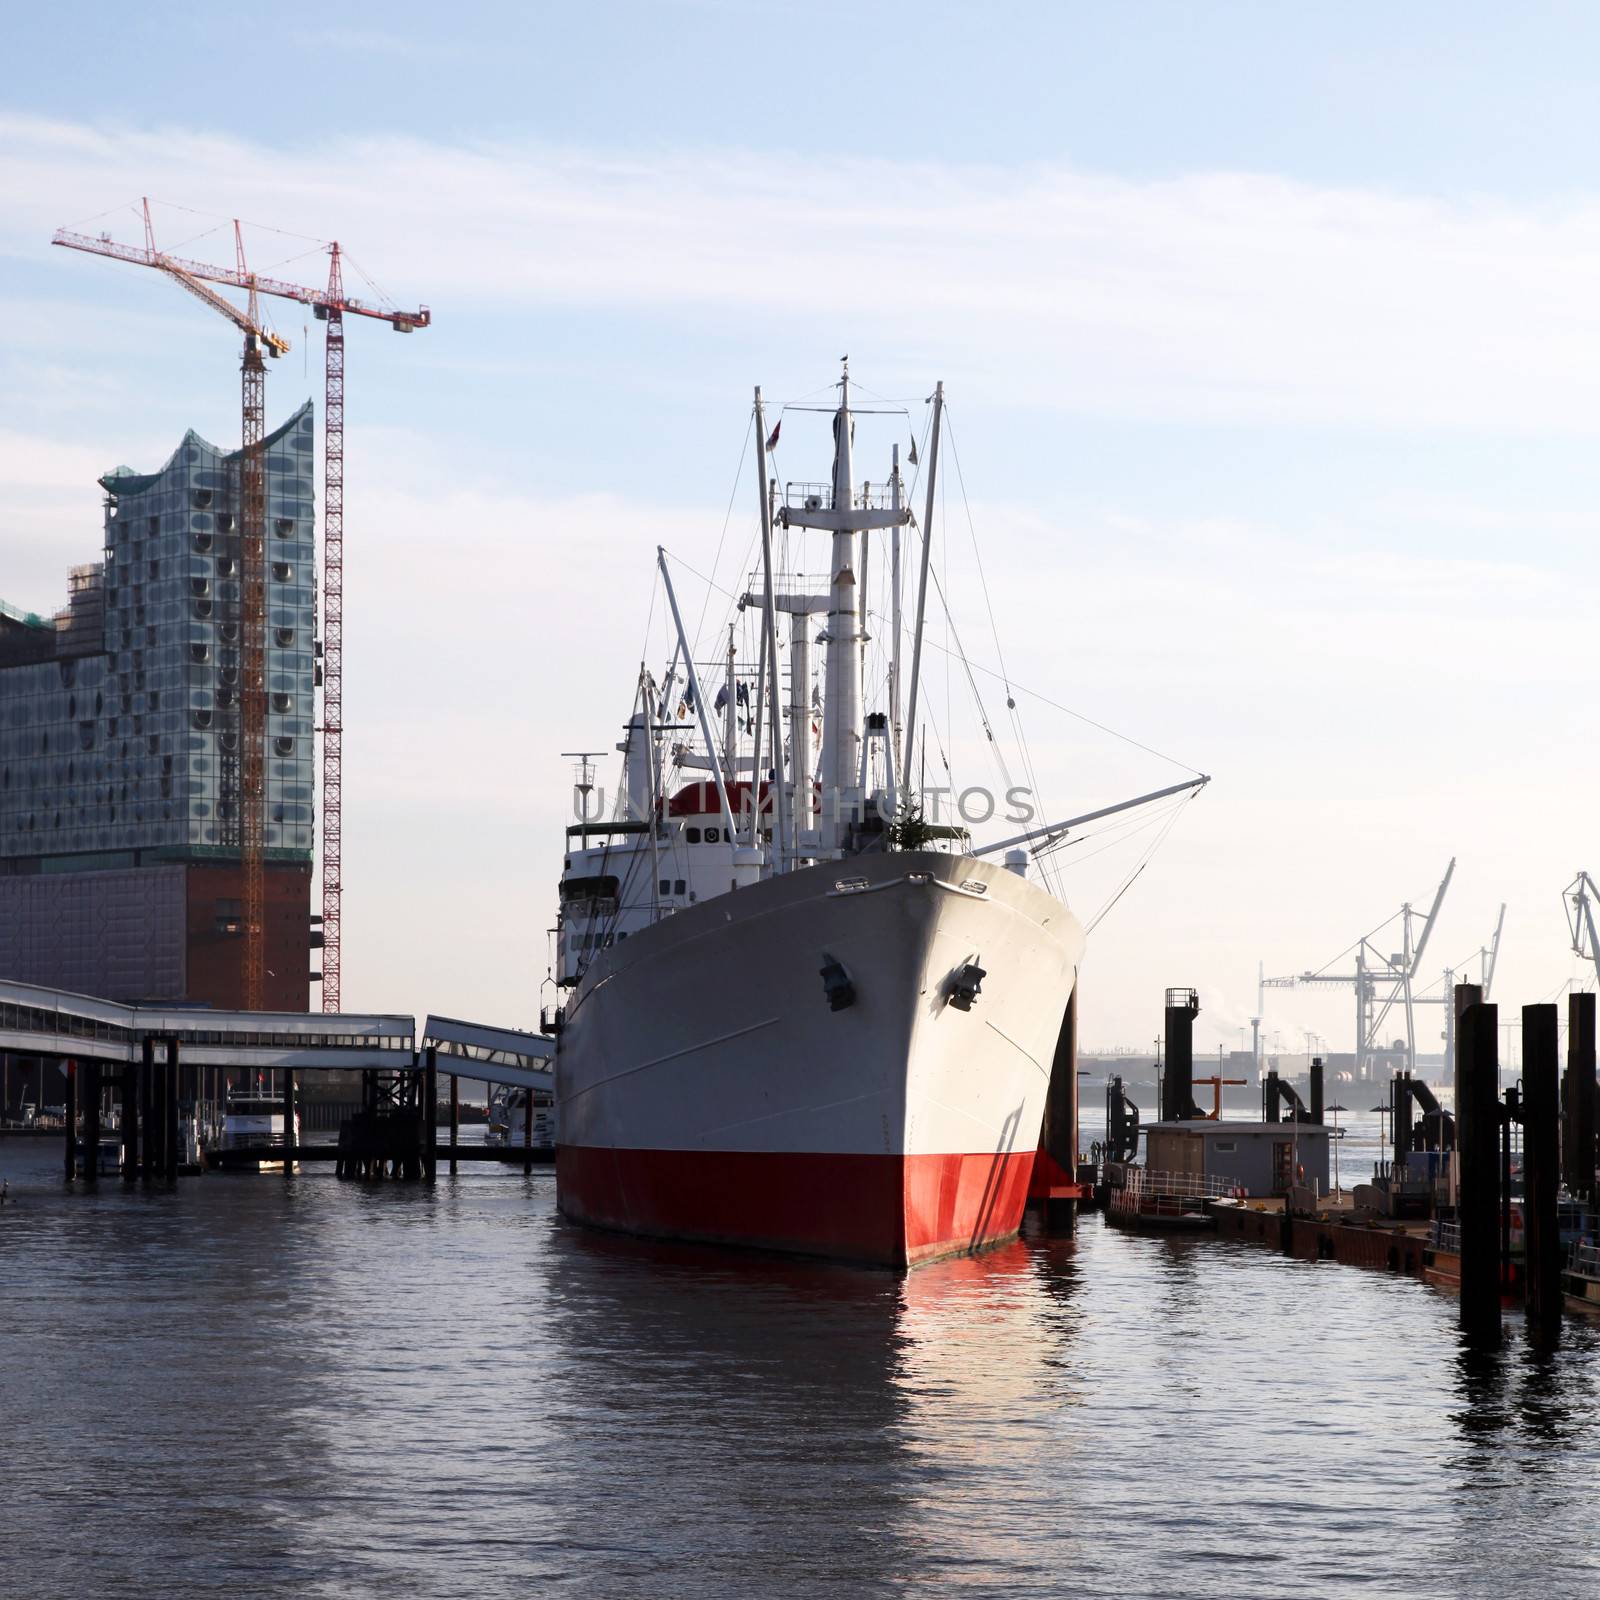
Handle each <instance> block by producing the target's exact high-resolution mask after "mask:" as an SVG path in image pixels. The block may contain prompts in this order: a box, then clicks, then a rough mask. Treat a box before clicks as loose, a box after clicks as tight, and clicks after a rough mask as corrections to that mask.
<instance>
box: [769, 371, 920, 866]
mask: <svg viewBox="0 0 1600 1600" xmlns="http://www.w3.org/2000/svg"><path fill="white" fill-rule="evenodd" d="M851 430H852V421H851V416H850V362H849V358H848V357H846V358H845V362H844V371H843V374H842V375H841V377H840V380H839V409H838V411H837V412H835V413H834V418H833V440H834V454H833V483H832V486H831V490H830V493H829V495H828V496H827V500H828V503H827V504H821V503H819V502H820V501H821V499H822V497H821V496H818V495H811V496H807V497H805V498H804V500H803V503H802V504H800V505H798V506H795V505H786V506H785V507H784V509H783V522H784V526H785V527H790V528H817V529H822V530H826V531H827V532H829V533H831V534H832V536H833V554H832V560H831V561H830V563H829V575H830V577H829V584H828V597H827V608H828V609H827V631H826V632H825V633H824V635H823V639H824V642H825V645H826V653H825V655H824V658H823V660H824V669H825V672H826V678H825V682H824V686H823V708H822V773H821V777H822V818H821V823H822V826H821V829H820V833H821V847H822V849H823V850H824V851H836V850H843V849H844V848H845V847H846V846H847V845H848V843H849V839H850V829H851V825H852V823H853V822H855V821H856V820H857V819H858V817H859V815H860V811H861V807H862V804H863V800H864V797H863V796H862V795H861V793H860V788H859V785H860V779H861V746H862V735H863V722H864V717H863V712H862V704H861V640H862V628H861V611H860V599H859V596H860V585H859V584H858V582H857V579H856V564H857V559H858V550H857V545H856V535H857V534H859V533H865V532H867V531H868V530H870V529H873V528H893V527H897V526H899V525H900V524H901V523H903V522H904V521H905V520H906V512H905V511H904V509H902V508H898V507H883V508H882V509H878V510H874V509H872V508H870V507H869V506H868V505H866V504H865V503H863V504H861V505H857V504H856V503H855V499H856V495H855V481H854V473H853V463H852V459H851V443H852V441H851ZM868 498H870V496H866V495H864V496H863V497H862V499H863V502H865V501H866V500H867V499H868ZM779 604H780V606H782V601H781V600H780V601H779ZM785 609H787V608H785ZM913 681H915V680H913ZM791 731H792V732H793V731H794V730H791ZM801 732H803V728H802V729H801ZM795 737H796V739H797V740H798V738H799V734H798V733H796V734H795ZM795 782H796V790H797V793H798V790H799V783H800V774H799V773H798V771H797V772H796V775H795ZM803 801H804V797H803V796H801V797H800V798H798V799H797V801H796V812H797V813H800V812H801V807H802V805H803ZM796 827H797V829H798V828H799V827H800V817H799V815H797V817H796Z"/></svg>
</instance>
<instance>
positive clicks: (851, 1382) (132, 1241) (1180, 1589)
mask: <svg viewBox="0 0 1600 1600" xmlns="http://www.w3.org/2000/svg"><path fill="white" fill-rule="evenodd" d="M59 1154H60V1152H59V1150H58V1148H57V1146H56V1144H55V1143H54V1142H50V1143H48V1144H30V1143H26V1142H23V1141H15V1140H13V1141H9V1142H0V1174H4V1175H5V1176H7V1177H9V1178H10V1180H11V1190H12V1195H13V1200H14V1202H15V1203H14V1204H10V1205H7V1206H5V1207H3V1208H0V1284H3V1286H4V1287H3V1289H0V1403H3V1406H4V1422H3V1431H0V1441H3V1446H0V1448H3V1460H0V1593H3V1594H4V1595H6V1596H84V1595H100V1594H103V1595H125V1594H148V1593H153V1592H156V1591H157V1590H162V1589H165V1590H170V1591H171V1592H173V1593H181V1594H184V1595H206V1594H221V1593H228V1594H233V1595H241V1594H259V1593H264V1592H266V1591H267V1589H268V1587H269V1586H272V1587H274V1588H276V1589H278V1590H279V1592H282V1593H285V1594H292V1595H296V1596H299V1595H338V1596H341V1597H350V1596H364V1595H369V1594H378V1593H380V1592H383V1593H392V1594H404V1595H429V1596H432V1595H476V1596H498V1595H513V1594H515V1595H518V1596H524V1597H525V1596H528V1595H532V1594H536V1595H539V1596H547V1595H584V1596H601V1597H612V1596H623V1597H626V1596H634V1595H638V1596H651V1597H673V1596H689V1595H694V1596H701V1595H712V1596H723V1595H777V1596H785V1597H789V1596H830V1597H831V1596H841V1597H842V1596H861V1595H879V1594H894V1595H923V1594H933V1593H936V1592H937V1593H940V1594H946V1593H956V1594H963V1595H973V1596H978V1595H1007V1596H1011V1595H1019V1594H1023V1595H1067V1596H1082V1597H1085V1600H1088V1597H1093V1596H1101V1595H1107V1594H1110V1595H1116V1596H1119V1597H1121V1596H1130V1597H1131V1596H1146V1595H1148V1596H1161V1597H1164V1600H1165V1597H1171V1596H1177V1595H1183V1596H1227V1597H1251V1596H1274V1597H1276V1596H1285V1595H1292V1596H1324V1595H1326V1596H1362V1595H1371V1596H1386V1597H1387V1596H1394V1595H1401V1594H1404V1595H1414V1596H1435V1595H1437V1596H1496V1597H1498V1596H1502V1595H1508V1594H1509V1595H1523V1594H1528V1593H1530V1592H1535V1591H1536V1592H1537V1593H1538V1594H1539V1595H1540V1597H1541V1600H1553V1597H1557V1596H1567V1595H1572V1596H1577V1595H1585V1596H1592V1595H1594V1594H1595V1593H1597V1592H1600V1554H1597V1551H1596V1548H1595V1543H1594V1540H1593V1537H1592V1527H1593V1517H1594V1506H1595V1504H1596V1494H1597V1491H1600V1426H1597V1421H1596V1409H1597V1408H1596V1399H1597V1396H1600V1335H1597V1333H1596V1332H1595V1331H1593V1330H1591V1329H1589V1328H1587V1327H1583V1326H1579V1325H1575V1324H1573V1325H1569V1328H1568V1331H1567V1335H1566V1339H1565V1343H1564V1345H1563V1348H1562V1350H1561V1352H1560V1354H1559V1355H1557V1356H1556V1357H1554V1358H1553V1359H1550V1360H1541V1359H1539V1358H1537V1357H1535V1356H1534V1355H1532V1354H1530V1353H1528V1352H1527V1351H1526V1350H1525V1349H1524V1348H1523V1346H1522V1344H1521V1342H1520V1338H1518V1337H1516V1336H1515V1334H1514V1335H1513V1338H1512V1341H1511V1343H1510V1344H1509V1346H1508V1348H1507V1350H1506V1352H1505V1353H1504V1354H1503V1355H1502V1356H1500V1357H1498V1358H1496V1359H1492V1360H1488V1361H1474V1360H1472V1359H1470V1358H1468V1357H1466V1356H1465V1355H1463V1354H1462V1353H1461V1351H1460V1350H1459V1348H1458V1344H1457V1339H1456V1333H1455V1314H1456V1313H1455V1303H1454V1301H1453V1300H1451V1299H1450V1298H1448V1297H1446V1296H1444V1295H1442V1294H1440V1293H1438V1292H1437V1291H1434V1290H1431V1289H1428V1288H1426V1287H1424V1286H1422V1285H1419V1284H1416V1283H1413V1282H1410V1281H1406V1280H1401V1279H1394V1278H1390V1277H1387V1276H1384V1275H1382V1274H1376V1273H1369V1272H1362V1271H1359V1270H1357V1269H1353V1268H1342V1267H1338V1266H1334V1265H1332V1264H1319V1265H1311V1264H1305V1263H1298V1262H1292V1261H1287V1260H1284V1259H1282V1258H1281V1257H1279V1256H1276V1255H1274V1254H1272V1253H1270V1252H1268V1251H1266V1250H1264V1249H1261V1248H1259V1247H1253V1246H1247V1245H1233V1244H1225V1243H1222V1242H1219V1241H1217V1240H1215V1239H1198V1240H1190V1239H1186V1240H1167V1239H1161V1238H1156V1237H1143V1236H1139V1235H1128V1234H1122V1233H1119V1232H1116V1231H1115V1230H1112V1229H1109V1228H1107V1227H1106V1226H1104V1225H1103V1224H1102V1223H1101V1222H1100V1221H1099V1220H1098V1219H1095V1218H1089V1219H1086V1220H1085V1221H1084V1222H1083V1224H1082V1225H1081V1227H1080V1230H1079V1234H1078V1237H1077V1239H1076V1241H1075V1242H1044V1241H1026V1240H1025V1241H1022V1242H1019V1243H1017V1244H1014V1245H1012V1246H1009V1247H1007V1248H1004V1249H1001V1250H998V1251H996V1252H994V1253H993V1254H991V1255H988V1256H985V1257H983V1258H981V1259H978V1260H963V1261H955V1262H950V1263H945V1264H941V1265H936V1266H933V1267H929V1268H925V1269H923V1270H921V1271H919V1272H916V1273H914V1274H912V1275H911V1276H910V1277H908V1278H904V1279H901V1278H897V1277H895V1276H892V1275H889V1274H881V1273H873V1272H865V1271H853V1270H844V1269H838V1268H828V1267H822V1266H812V1265H805V1264H795V1263H787V1262H782V1261H776V1260H769V1259H763V1258H758V1257H735V1256H730V1255H723V1254H719V1253H716V1252H712V1251H700V1250H693V1249H668V1248H656V1247H650V1246H645V1245H641V1244H637V1243H632V1242H627V1241H621V1240H616V1239H608V1238H604V1237H600V1236H596V1235H591V1234H585V1233H582V1232H579V1231H577V1230H574V1229H571V1228H569V1227H568V1226H566V1225H565V1224H564V1223H563V1222H562V1221H561V1220H560V1218H559V1217H558V1216H557V1215H556V1213H555V1207H554V1179H553V1176H552V1175H551V1174H550V1173H549V1172H548V1171H540V1172H536V1173H535V1175H534V1176H533V1177H531V1178H524V1177H523V1176H522V1175H521V1173H520V1172H512V1171H503V1170H500V1169H499V1168H497V1167H483V1168H477V1167H474V1168H472V1169H471V1170H468V1171H464V1172H463V1174H462V1176H461V1177H460V1178H458V1179H455V1180H451V1179H448V1178H446V1177H444V1176H442V1175H441V1177H440V1180H439V1183H438V1185H437V1187H436V1189H434V1190H433V1191H431V1192H430V1191H428V1190H425V1189H423V1188H421V1187H420V1186H404V1185H398V1184H397V1185H393V1186H389V1187H360V1186H357V1185H352V1184H343V1183H340V1182H338V1181H337V1180H336V1179H334V1178H333V1177H332V1176H331V1173H330V1172H328V1171H327V1170H326V1169H323V1170H317V1171H313V1172H310V1173H308V1174H305V1175H302V1176H300V1177H297V1178H294V1179H290V1180H285V1179H283V1178H281V1177H273V1176H263V1177H240V1178H223V1177H208V1178H204V1179H190V1180H185V1181H184V1182H182V1183H181V1185H180V1188H179V1190H178V1192H177V1193H176V1194H172V1193H161V1192H154V1193H144V1192H141V1191H139V1190H137V1189H134V1190H124V1189H123V1187H122V1186H121V1184H120V1183H119V1182H117V1181H114V1180H113V1181H108V1182H103V1183H102V1185H101V1187H100V1191H99V1193H98V1195H96V1196H89V1195H85V1194H83V1193H77V1194H68V1193H66V1192H65V1191H64V1188H63V1186H62V1184H61V1182H60V1179H59V1177H58V1176H57V1162H58V1158H59ZM1513 1326H1514V1325H1513Z"/></svg>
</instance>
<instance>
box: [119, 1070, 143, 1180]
mask: <svg viewBox="0 0 1600 1600" xmlns="http://www.w3.org/2000/svg"><path fill="white" fill-rule="evenodd" d="M138 1176H139V1069H138V1067H136V1066H135V1065H134V1064H133V1062H131V1061H130V1062H128V1063H127V1064H126V1065H125V1066H124V1067H123V1069H122V1181H123V1182H124V1183H132V1182H133V1180H134V1179H135V1178H137V1177H138Z"/></svg>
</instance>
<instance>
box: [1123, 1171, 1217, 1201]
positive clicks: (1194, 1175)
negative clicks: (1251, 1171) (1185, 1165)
mask: <svg viewBox="0 0 1600 1600" xmlns="http://www.w3.org/2000/svg"><path fill="white" fill-rule="evenodd" d="M1121 1186H1122V1188H1124V1189H1125V1190H1127V1191H1128V1192H1129V1193H1130V1194H1140V1195H1175V1196H1177V1197H1179V1198H1181V1199H1187V1200H1225V1199H1228V1198H1229V1197H1231V1196H1234V1195H1237V1194H1238V1192H1239V1185H1238V1183H1237V1181H1235V1180H1234V1179H1232V1178H1212V1177H1207V1176H1205V1174H1203V1173H1199V1172H1160V1171H1157V1172H1152V1171H1150V1170H1149V1168H1147V1167H1124V1168H1123V1169H1122V1185H1121Z"/></svg>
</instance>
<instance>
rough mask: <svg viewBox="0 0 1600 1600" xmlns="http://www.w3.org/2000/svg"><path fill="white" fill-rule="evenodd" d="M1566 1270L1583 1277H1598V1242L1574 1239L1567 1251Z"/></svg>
mask: <svg viewBox="0 0 1600 1600" xmlns="http://www.w3.org/2000/svg"><path fill="white" fill-rule="evenodd" d="M1567 1271H1568V1272H1576V1273H1579V1274H1581V1275H1582V1276H1583V1277H1585V1278H1600V1244H1594V1243H1592V1242H1591V1241H1589V1240H1587V1239H1578V1240H1575V1241H1574V1243H1573V1246H1572V1248H1571V1250H1570V1251H1568V1253H1567Z"/></svg>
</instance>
